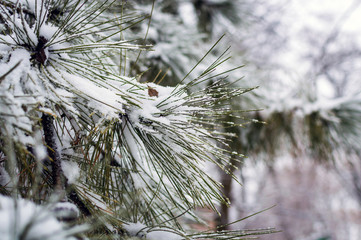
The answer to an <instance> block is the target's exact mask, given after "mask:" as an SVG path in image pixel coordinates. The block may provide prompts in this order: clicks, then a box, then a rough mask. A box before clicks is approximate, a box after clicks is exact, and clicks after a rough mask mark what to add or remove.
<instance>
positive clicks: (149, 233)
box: [123, 222, 184, 240]
mask: <svg viewBox="0 0 361 240" xmlns="http://www.w3.org/2000/svg"><path fill="white" fill-rule="evenodd" d="M123 227H124V228H125V230H126V231H127V232H128V234H129V235H130V236H136V237H140V238H145V239H149V240H179V239H184V238H183V237H182V236H181V235H180V233H176V232H174V230H171V229H168V228H159V227H156V228H150V227H147V226H146V225H144V224H142V223H139V222H137V223H126V224H124V225H123Z"/></svg>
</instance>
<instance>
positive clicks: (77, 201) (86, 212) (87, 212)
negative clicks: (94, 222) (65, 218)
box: [68, 189, 92, 217]
mask: <svg viewBox="0 0 361 240" xmlns="http://www.w3.org/2000/svg"><path fill="white" fill-rule="evenodd" d="M68 198H69V199H70V200H71V201H72V202H73V203H74V204H75V205H76V206H77V207H78V209H79V210H80V212H81V213H82V214H83V215H84V216H86V217H89V216H91V215H92V214H91V212H90V210H89V209H88V208H87V206H86V205H85V204H84V202H83V201H82V200H81V199H80V198H79V196H78V194H77V193H76V192H75V190H73V189H72V190H71V191H70V192H69V193H68Z"/></svg>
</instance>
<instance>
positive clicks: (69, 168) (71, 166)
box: [61, 160, 80, 184]
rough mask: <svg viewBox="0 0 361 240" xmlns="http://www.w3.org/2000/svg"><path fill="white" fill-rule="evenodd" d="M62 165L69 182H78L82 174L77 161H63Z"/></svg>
mask: <svg viewBox="0 0 361 240" xmlns="http://www.w3.org/2000/svg"><path fill="white" fill-rule="evenodd" d="M61 167H62V169H63V172H64V175H65V177H66V178H67V179H68V183H70V184H73V183H76V182H77V179H78V178H79V176H80V168H79V166H78V164H77V163H76V162H72V161H65V160H64V161H61Z"/></svg>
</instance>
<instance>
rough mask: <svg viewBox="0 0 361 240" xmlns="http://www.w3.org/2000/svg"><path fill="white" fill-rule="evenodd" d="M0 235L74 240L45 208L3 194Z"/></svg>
mask: <svg viewBox="0 0 361 240" xmlns="http://www.w3.org/2000/svg"><path fill="white" fill-rule="evenodd" d="M0 236H1V239H2V240H13V239H23V240H44V239H47V240H73V239H74V240H75V238H73V237H69V236H67V233H66V230H64V229H63V225H62V223H60V222H59V221H58V220H57V219H56V218H55V216H54V215H53V214H52V213H51V212H50V211H48V210H47V209H46V208H44V207H42V206H38V205H35V204H34V203H33V202H30V201H27V200H24V199H12V198H9V197H5V196H0Z"/></svg>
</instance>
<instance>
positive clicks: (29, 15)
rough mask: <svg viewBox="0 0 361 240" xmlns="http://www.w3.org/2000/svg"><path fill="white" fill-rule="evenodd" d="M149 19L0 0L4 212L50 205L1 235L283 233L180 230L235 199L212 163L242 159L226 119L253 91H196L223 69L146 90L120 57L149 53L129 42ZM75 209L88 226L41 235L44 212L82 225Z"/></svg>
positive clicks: (74, 4) (122, 9) (50, 2)
mask: <svg viewBox="0 0 361 240" xmlns="http://www.w3.org/2000/svg"><path fill="white" fill-rule="evenodd" d="M117 9H119V13H117V14H114V12H117V11H116V10H117ZM142 19H147V16H138V15H137V14H135V13H134V12H132V11H131V10H129V9H128V8H127V7H126V6H125V5H123V4H122V3H120V4H119V3H118V2H117V1H106V0H105V1H80V0H79V1H77V0H64V1H61V0H19V1H15V0H1V1H0V27H1V34H0V79H1V82H0V128H1V135H0V137H1V160H2V161H1V166H0V170H1V182H0V183H1V196H0V200H1V201H2V202H6V204H5V203H4V205H2V206H0V214H5V215H6V216H9V217H10V216H11V215H12V214H15V215H16V212H17V211H23V210H22V207H23V206H25V205H27V204H30V205H31V206H35V205H34V203H36V204H38V206H36V207H32V209H41V210H34V211H32V212H31V211H30V212H26V213H24V214H25V215H26V216H30V217H27V218H26V219H27V220H26V221H25V222H22V224H18V221H20V220H19V219H16V218H14V219H12V221H10V222H9V223H8V224H7V225H6V226H5V225H2V224H0V225H2V228H0V231H1V232H0V235H1V236H5V238H6V239H76V238H77V239H86V238H87V237H90V238H91V239H102V238H104V239H114V238H117V237H119V236H120V237H121V238H126V236H129V237H132V236H133V237H142V236H145V237H146V238H148V239H159V238H160V237H163V238H164V239H165V238H167V239H197V238H201V237H205V236H208V237H209V238H218V239H223V238H227V239H238V238H239V237H242V236H250V235H252V236H255V235H258V234H263V233H270V232H273V230H272V229H266V230H259V231H230V232H219V233H213V232H209V233H200V234H198V235H197V234H186V233H185V232H184V230H183V228H182V226H181V225H180V224H179V221H178V220H179V219H178V218H179V216H182V215H187V216H188V217H189V216H190V217H194V218H196V216H195V215H194V214H193V213H192V211H191V210H192V209H194V208H195V207H196V206H207V207H210V208H212V209H214V210H216V207H215V203H216V202H225V201H227V200H226V199H225V198H224V196H222V194H221V193H220V188H221V186H220V184H219V183H218V182H216V181H215V180H213V179H212V178H211V177H210V176H209V175H207V174H206V173H205V172H204V170H203V169H202V166H203V165H204V164H205V163H206V162H210V163H213V164H216V165H218V166H219V167H220V168H222V169H227V168H228V166H227V164H228V159H229V155H230V154H233V153H230V152H228V151H227V150H225V149H226V148H225V146H227V139H226V138H225V136H226V135H227V134H222V133H221V132H220V131H218V130H219V128H220V127H221V123H220V125H218V124H217V121H219V120H220V119H222V117H223V116H224V115H226V114H230V113H231V111H230V110H229V107H228V106H227V102H229V100H230V99H232V98H234V97H236V96H238V95H240V94H242V93H243V92H245V91H247V90H244V89H238V88H234V87H232V84H229V83H227V82H226V81H225V80H224V79H222V78H221V79H220V78H219V77H218V79H215V80H214V82H213V84H211V85H210V86H208V87H207V88H206V89H203V90H200V91H198V92H195V93H190V89H189V88H190V87H191V86H194V85H196V84H197V83H198V82H202V79H203V78H206V77H207V78H208V77H209V76H208V73H209V72H210V71H211V68H212V66H213V67H214V66H216V65H217V64H214V65H211V67H210V68H209V69H206V70H205V72H204V74H202V76H200V77H199V78H197V79H195V80H193V81H190V82H189V84H185V85H181V84H179V85H177V86H176V87H164V86H160V85H157V84H154V83H147V84H143V83H140V82H138V81H137V79H136V78H134V77H129V76H124V73H125V69H122V70H121V71H120V72H123V74H120V73H119V65H120V64H119V61H118V59H117V57H114V56H119V57H120V58H122V59H123V60H125V59H126V58H125V56H123V55H122V54H121V53H123V52H125V51H143V50H146V49H148V48H149V46H144V45H137V44H135V43H134V42H135V41H130V40H126V39H123V37H122V36H125V35H126V34H125V33H126V31H129V29H130V28H131V27H132V26H134V25H135V24H136V23H138V22H139V21H140V20H142ZM120 50H121V51H120ZM124 66H125V65H124ZM222 124H224V123H222ZM229 124H232V123H229ZM217 146H222V147H217ZM6 196H11V197H12V198H8V197H6ZM9 199H12V200H11V201H13V203H14V204H13V205H11V204H10V203H7V202H8V201H10V200H9ZM25 199H26V200H25ZM1 201H0V202H1ZM59 202H60V203H61V202H63V203H64V204H65V203H66V202H70V203H72V204H73V205H72V206H70V207H69V205H66V204H65V205H64V206H66V207H60V208H59V207H56V206H57V204H59ZM5 206H8V207H5ZM73 208H77V209H79V210H80V214H81V216H80V217H79V218H78V219H76V220H73V221H72V222H71V223H66V222H57V223H56V226H57V227H54V228H50V230H49V229H48V230H49V231H50V232H49V231H47V232H46V233H45V232H41V230H39V235H38V236H34V229H39V228H38V226H39V224H42V222H43V221H46V219H43V218H38V217H36V216H37V214H38V213H39V211H40V212H44V213H46V214H45V215H46V216H48V214H50V215H52V214H53V216H60V215H61V216H62V217H58V220H55V219H54V218H53V217H49V219H51V221H52V222H54V221H55V222H56V221H60V220H61V219H72V218H70V217H64V216H63V215H62V214H59V213H58V212H59V211H63V210H64V209H65V210H66V211H65V212H68V213H69V214H70V215H71V216H73V215H74V210H73ZM59 209H60V210H59ZM15 215H14V216H15ZM2 219H3V218H2ZM24 219H25V218H24ZM1 221H6V220H5V219H3V220H1ZM54 224H55V223H54ZM54 224H53V226H55V225H54ZM4 226H5V227H4ZM4 229H5V230H4ZM12 229H14V231H13V230H12ZM51 229H53V230H54V232H51V231H53V230H51ZM44 231H45V230H44ZM29 233H31V235H29ZM43 233H44V234H47V235H46V237H44V234H43ZM59 236H61V237H59Z"/></svg>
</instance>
